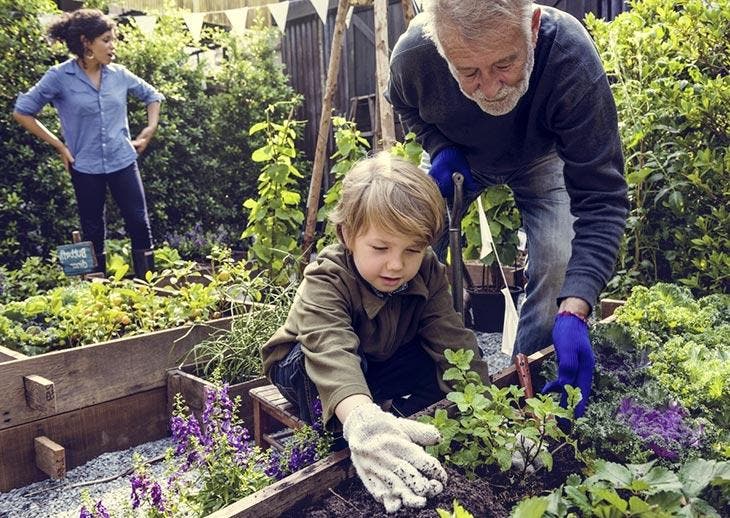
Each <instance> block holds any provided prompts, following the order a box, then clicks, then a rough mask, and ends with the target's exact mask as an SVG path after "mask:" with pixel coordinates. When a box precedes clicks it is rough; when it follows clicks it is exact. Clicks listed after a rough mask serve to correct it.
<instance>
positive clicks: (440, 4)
mask: <svg viewBox="0 0 730 518" xmlns="http://www.w3.org/2000/svg"><path fill="white" fill-rule="evenodd" d="M390 68H391V77H390V84H389V89H388V92H387V97H388V98H389V100H390V102H391V103H392V104H393V107H394V108H395V110H396V112H397V113H398V114H399V115H400V117H401V121H402V122H403V124H404V125H405V127H406V128H408V129H409V130H411V131H414V132H415V133H416V135H417V138H418V140H419V141H420V143H421V144H422V145H423V147H424V149H425V150H426V151H427V152H428V154H429V155H430V157H431V168H430V170H429V174H430V175H431V176H432V178H433V179H434V180H435V181H436V183H437V184H438V185H439V188H440V189H441V192H442V194H443V195H444V196H445V197H447V199H448V198H450V197H451V193H452V192H453V185H452V182H451V173H452V172H453V171H459V172H461V173H462V174H463V175H464V176H465V196H466V200H465V201H466V203H467V204H468V203H471V202H472V201H473V200H475V199H476V197H477V196H478V195H479V193H480V192H482V191H483V190H484V189H485V188H487V187H488V186H490V185H494V184H500V183H504V184H507V185H509V186H510V187H511V188H512V190H513V191H514V194H515V200H516V202H517V206H518V208H519V209H520V212H521V215H522V219H523V225H524V228H525V230H526V232H527V242H528V254H529V264H528V268H527V276H528V283H527V298H526V300H525V302H524V304H523V306H522V310H521V314H520V322H519V327H518V331H517V341H516V344H515V353H517V352H523V353H527V354H529V353H532V352H534V351H536V350H539V349H540V348H542V347H545V346H547V345H549V344H550V343H551V341H552V343H554V344H555V348H556V352H557V359H558V364H559V365H558V379H557V380H555V381H552V382H550V383H548V385H546V387H545V388H544V390H545V391H561V392H562V393H563V402H564V403H565V391H564V390H563V387H564V386H565V385H566V384H570V385H572V386H577V387H579V388H581V391H582V394H583V396H584V399H583V401H581V403H580V405H579V406H578V407H577V408H576V415H582V414H583V412H584V411H585V405H586V403H587V401H588V396H589V394H590V387H591V383H592V375H593V364H594V360H593V353H592V350H591V344H590V339H589V336H588V327H587V325H586V318H587V317H588V315H589V314H590V311H591V307H592V305H593V304H594V303H595V301H596V298H597V297H598V294H599V293H600V291H601V290H602V289H603V287H604V286H605V284H606V282H607V280H608V278H609V276H610V275H611V272H612V270H613V266H614V262H615V260H616V254H617V252H618V247H619V242H620V239H621V235H622V233H623V229H624V225H625V220H626V215H627V212H628V201H627V187H626V182H625V179H624V177H623V156H622V153H621V143H620V139H619V134H618V127H617V120H616V119H617V117H616V107H615V104H614V101H613V97H612V95H611V91H610V88H609V84H608V80H607V78H606V74H605V72H604V70H603V67H602V65H601V62H600V59H599V56H598V54H597V52H596V50H595V47H594V45H593V42H592V40H591V39H590V36H589V35H588V33H587V32H586V31H585V29H584V28H583V26H582V25H581V24H580V23H579V22H578V21H577V20H576V19H575V18H573V17H572V16H570V15H568V14H566V13H563V12H561V11H558V10H556V9H553V8H550V7H544V6H539V7H538V6H537V5H534V4H533V2H532V1H530V0H425V1H424V13H422V14H421V15H419V16H418V17H416V18H415V19H414V20H413V22H412V23H411V25H410V27H409V28H408V30H407V31H406V33H405V34H403V36H401V38H400V40H399V41H398V43H397V45H396V46H395V49H394V50H393V54H392V57H391V65H390ZM445 243H446V240H442V241H441V246H440V248H441V250H445ZM437 248H438V247H437ZM556 310H557V311H556ZM551 338H552V340H551Z"/></svg>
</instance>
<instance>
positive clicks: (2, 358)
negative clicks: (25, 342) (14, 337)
mask: <svg viewBox="0 0 730 518" xmlns="http://www.w3.org/2000/svg"><path fill="white" fill-rule="evenodd" d="M23 358H27V356H26V355H25V354H23V353H19V352H18V351H13V350H12V349H8V348H7V347H3V346H2V345H0V363H2V362H8V361H12V360H22V359H23Z"/></svg>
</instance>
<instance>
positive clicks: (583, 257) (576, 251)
mask: <svg viewBox="0 0 730 518" xmlns="http://www.w3.org/2000/svg"><path fill="white" fill-rule="evenodd" d="M598 66H599V67H600V64H599V65H598ZM555 90H556V91H561V89H560V88H556V89H555ZM570 90H571V89H570V88H569V87H567V86H566V88H565V89H563V92H567V93H566V94H564V95H562V97H560V98H559V100H558V101H557V103H556V104H555V110H554V111H553V113H555V114H556V115H555V116H554V117H553V118H552V129H553V131H554V132H555V134H556V135H557V146H556V148H557V152H558V154H559V156H560V157H561V158H562V159H563V161H564V162H565V167H564V175H565V186H566V189H567V191H568V194H569V195H570V200H571V212H572V214H573V215H574V216H575V217H576V218H577V219H576V221H575V223H574V230H575V238H574V239H573V242H572V253H571V257H570V261H569V263H568V267H567V270H566V275H565V282H564V284H563V287H562V289H561V292H560V296H559V300H562V299H563V298H566V297H579V298H581V299H583V300H585V301H586V302H587V303H588V304H589V305H591V306H593V304H595V301H596V299H597V297H598V295H599V294H600V292H601V290H602V289H603V287H604V286H605V285H606V283H607V282H608V280H609V278H610V276H611V274H612V272H613V268H614V262H615V260H616V256H617V254H618V248H619V245H620V241H621V237H622V235H623V231H624V226H625V223H626V216H627V214H628V210H629V205H628V198H627V185H626V180H625V179H624V175H623V170H624V160H623V154H622V151H621V141H620V137H619V133H618V123H617V116H616V107H615V104H614V100H613V96H612V94H611V89H610V87H609V84H608V80H607V78H606V76H605V74H603V73H601V74H600V75H599V76H598V77H597V78H596V79H594V80H593V81H592V82H590V83H588V85H587V87H586V88H585V89H584V90H583V91H581V92H572V93H571V92H570Z"/></svg>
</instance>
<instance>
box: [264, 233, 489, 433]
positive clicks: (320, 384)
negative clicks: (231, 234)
mask: <svg viewBox="0 0 730 518" xmlns="http://www.w3.org/2000/svg"><path fill="white" fill-rule="evenodd" d="M416 337H419V338H420V342H421V345H422V346H423V347H424V349H425V351H426V352H427V353H428V354H429V356H431V357H432V358H433V359H434V361H435V362H436V363H437V365H438V368H437V372H438V376H439V383H440V386H441V389H442V390H444V392H448V391H449V390H450V387H449V386H448V385H446V384H445V383H444V382H443V381H442V380H441V376H442V374H443V372H444V370H445V369H447V368H448V367H449V365H448V363H447V362H446V360H445V358H444V356H443V352H444V350H446V349H462V348H463V349H470V350H472V351H474V358H475V359H474V360H472V369H473V370H475V371H477V372H478V373H479V374H480V376H481V377H482V379H483V380H484V383H485V384H487V383H489V374H488V371H487V364H486V362H484V361H482V360H478V359H477V358H479V357H480V356H479V349H478V347H477V341H476V337H475V336H474V333H473V332H472V331H470V330H469V329H466V328H465V327H464V325H463V324H462V323H461V319H460V318H459V316H458V315H457V313H456V312H455V311H454V307H453V299H452V297H451V293H450V291H449V285H448V282H447V279H446V268H445V267H444V266H443V265H442V264H441V263H440V262H439V261H438V259H437V258H436V255H435V254H434V253H433V251H432V250H431V249H430V248H429V249H428V251H427V252H426V255H425V257H424V259H423V263H422V264H421V268H420V269H419V271H418V273H417V274H416V276H415V277H414V278H413V279H412V280H411V281H409V283H408V288H407V289H406V290H405V291H403V292H401V293H398V294H396V295H392V296H389V295H386V296H385V298H379V297H378V296H377V295H375V293H374V292H373V291H372V289H371V288H370V287H369V286H368V285H367V283H366V282H365V281H364V280H363V279H362V277H360V275H359V274H358V273H357V270H356V268H355V264H354V262H353V260H352V256H351V255H350V254H349V253H348V252H347V251H346V250H345V248H344V247H343V246H342V245H339V244H338V245H331V246H328V247H326V248H325V249H324V250H322V252H321V253H320V254H319V256H318V257H317V259H316V260H315V261H314V262H312V263H310V264H309V265H308V266H307V268H306V269H305V270H304V279H303V280H302V283H301V285H300V286H299V289H298V290H297V295H296V297H295V299H294V303H293V305H292V307H291V310H290V311H289V316H288V317H287V320H286V322H285V324H284V325H283V326H282V327H281V328H279V330H278V331H277V332H276V333H274V335H273V336H272V337H271V339H270V340H269V341H268V342H267V343H266V344H264V345H263V346H262V347H261V355H262V358H263V364H264V373H265V374H266V375H267V376H268V375H269V371H270V369H271V366H272V365H273V364H274V363H275V362H277V361H279V360H281V359H283V358H284V357H285V356H286V355H287V353H288V352H289V351H290V350H291V348H292V347H294V345H295V344H296V343H297V342H301V344H302V351H303V352H304V357H305V368H306V371H307V374H308V376H309V377H310V378H311V380H312V382H314V384H315V386H316V387H317V390H318V392H319V396H320V399H321V400H322V411H323V420H324V422H325V423H328V422H329V420H330V418H332V416H333V415H334V409H335V407H336V406H337V405H338V404H339V403H340V401H342V400H343V399H345V398H346V397H348V396H351V395H354V394H366V395H368V396H370V397H372V395H371V393H370V390H369V389H368V386H367V383H366V381H365V376H364V374H363V372H362V369H361V367H360V356H359V355H358V348H360V349H361V351H362V352H363V353H364V354H365V355H366V356H367V358H368V359H372V360H374V361H384V360H387V359H388V358H389V357H391V356H392V354H393V353H394V352H395V351H396V349H397V348H398V347H399V346H400V345H402V344H407V343H409V342H411V341H412V340H413V339H414V338H416Z"/></svg>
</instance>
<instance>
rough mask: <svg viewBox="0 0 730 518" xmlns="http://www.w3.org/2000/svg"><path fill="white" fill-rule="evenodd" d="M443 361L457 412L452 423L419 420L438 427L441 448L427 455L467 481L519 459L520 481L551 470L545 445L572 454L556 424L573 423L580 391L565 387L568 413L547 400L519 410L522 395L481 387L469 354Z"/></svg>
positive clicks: (440, 413)
mask: <svg viewBox="0 0 730 518" xmlns="http://www.w3.org/2000/svg"><path fill="white" fill-rule="evenodd" d="M445 356H446V359H447V360H448V362H449V363H450V364H451V365H453V367H451V368H449V369H448V370H447V371H446V372H445V373H444V381H447V382H449V381H453V382H454V391H452V392H449V394H448V395H447V396H446V397H447V399H448V400H449V401H452V402H454V403H455V404H456V409H457V410H458V412H457V415H456V416H455V417H454V418H451V417H449V415H448V413H447V411H446V410H444V409H439V410H436V412H435V414H434V416H433V417H428V416H426V417H423V418H421V420H422V421H423V422H427V423H431V424H433V425H434V426H436V427H437V428H438V429H439V431H440V432H441V435H442V437H443V440H442V441H441V443H439V444H437V445H435V446H429V447H427V451H429V453H431V454H432V455H434V456H437V457H439V458H443V459H444V460H445V462H447V463H450V464H453V465H456V466H459V467H461V468H462V469H464V471H466V473H467V474H468V475H470V476H473V475H475V474H476V472H477V470H479V469H480V468H482V467H485V466H487V465H491V464H496V465H497V466H498V467H499V469H500V470H501V471H507V470H509V469H510V467H512V465H513V460H514V459H513V457H514V456H515V455H518V456H519V457H520V458H521V459H522V462H521V465H522V467H521V470H520V473H519V474H518V478H521V477H522V476H524V475H525V474H526V473H527V472H528V471H530V470H534V469H535V468H536V467H540V466H545V467H546V468H547V469H548V470H552V463H553V457H552V453H551V452H550V451H549V450H548V446H549V445H550V444H549V442H552V443H554V442H558V441H559V442H565V443H569V444H572V445H573V447H574V448H575V441H573V440H572V439H571V438H570V437H569V436H568V435H567V434H566V433H565V432H563V431H562V430H561V429H560V427H559V426H558V421H557V418H560V419H564V420H566V422H571V421H572V419H573V417H572V416H573V409H574V408H575V405H577V404H578V402H579V401H580V390H578V389H573V388H572V387H568V408H561V407H560V406H559V405H558V403H557V401H556V400H555V399H553V398H552V397H551V396H549V395H539V396H537V397H535V398H529V399H527V400H526V401H525V406H524V407H522V408H521V405H520V404H519V403H520V398H522V397H524V389H522V388H518V387H516V386H508V387H504V388H498V387H495V386H493V385H490V386H484V385H483V384H482V381H481V379H480V377H479V375H478V374H477V373H476V372H474V371H470V370H469V366H470V364H471V360H472V358H473V356H474V353H473V351H468V350H463V349H462V350H459V351H452V350H447V351H446V352H445ZM576 452H577V449H576Z"/></svg>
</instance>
